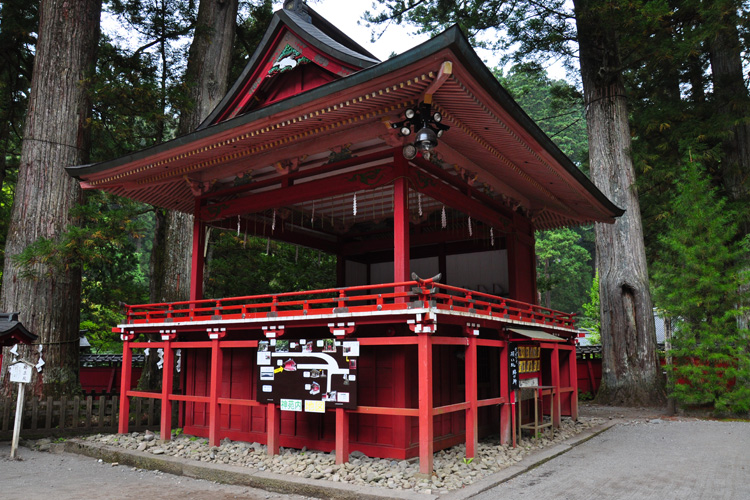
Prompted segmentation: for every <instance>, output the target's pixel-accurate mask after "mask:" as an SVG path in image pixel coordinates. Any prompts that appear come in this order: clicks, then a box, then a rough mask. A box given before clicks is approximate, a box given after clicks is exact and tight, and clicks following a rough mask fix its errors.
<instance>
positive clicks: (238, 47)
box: [229, 0, 274, 86]
mask: <svg viewBox="0 0 750 500" xmlns="http://www.w3.org/2000/svg"><path fill="white" fill-rule="evenodd" d="M273 10H274V9H273V2H272V1H271V0H255V1H252V2H240V5H239V12H238V14H237V17H238V19H237V32H236V34H235V38H234V50H233V51H232V63H231V64H232V66H231V69H230V72H229V85H230V86H231V85H232V84H233V83H234V82H235V81H236V80H237V78H239V76H240V74H241V73H242V70H243V69H245V65H246V64H247V62H248V60H249V59H250V57H251V56H252V55H253V52H255V48H256V47H257V46H258V44H259V43H260V41H261V39H262V38H263V35H264V34H265V32H266V28H267V27H268V25H269V24H271V18H272V17H273Z"/></svg>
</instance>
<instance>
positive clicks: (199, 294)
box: [190, 199, 206, 300]
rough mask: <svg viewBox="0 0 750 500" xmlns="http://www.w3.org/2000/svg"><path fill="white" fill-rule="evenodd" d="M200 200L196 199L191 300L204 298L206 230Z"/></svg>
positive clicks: (191, 268)
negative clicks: (201, 215)
mask: <svg viewBox="0 0 750 500" xmlns="http://www.w3.org/2000/svg"><path fill="white" fill-rule="evenodd" d="M200 208H201V203H200V200H198V199H196V200H195V213H194V214H193V255H192V257H193V259H192V264H191V267H190V300H200V299H202V298H203V261H204V258H203V247H204V243H205V236H206V231H205V227H204V225H203V222H202V221H201V220H200Z"/></svg>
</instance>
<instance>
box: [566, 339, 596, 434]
mask: <svg viewBox="0 0 750 500" xmlns="http://www.w3.org/2000/svg"><path fill="white" fill-rule="evenodd" d="M568 356H569V361H568V370H569V372H570V387H571V388H572V389H573V391H572V392H571V393H570V418H572V419H573V420H578V366H577V363H578V360H577V359H576V348H575V347H573V348H572V349H571V350H570V351H568ZM592 390H593V387H592Z"/></svg>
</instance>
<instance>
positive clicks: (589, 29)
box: [574, 0, 665, 405]
mask: <svg viewBox="0 0 750 500" xmlns="http://www.w3.org/2000/svg"><path fill="white" fill-rule="evenodd" d="M574 4H575V11H576V23H577V27H578V43H579V53H580V63H581V77H582V81H583V91H584V98H585V102H586V123H587V126H588V142H589V155H590V165H591V167H590V168H591V176H592V180H593V182H594V183H595V184H596V185H597V186H598V187H599V189H600V190H601V191H602V192H603V193H604V194H605V195H607V196H608V197H609V199H610V200H612V201H613V202H614V203H615V204H616V205H618V206H619V207H621V208H624V209H625V210H626V211H625V214H624V215H623V216H622V217H620V218H619V219H617V222H615V223H614V224H601V223H600V224H597V225H596V252H597V257H598V259H599V262H598V263H599V271H600V274H599V293H600V301H601V338H602V364H603V373H602V385H601V388H600V389H599V393H598V395H597V399H598V400H599V401H600V402H603V403H610V404H623V405H653V404H662V403H663V402H664V401H665V394H664V388H663V383H662V377H661V371H660V369H659V363H658V356H657V352H656V333H655V327H654V317H653V308H652V302H651V294H650V292H649V287H648V270H647V268H646V252H645V249H644V245H643V229H642V226H641V213H640V207H639V205H638V194H637V192H636V189H635V171H634V168H633V161H632V158H631V156H630V148H631V141H630V127H629V125H628V109H627V101H626V98H625V87H624V84H623V81H622V74H621V70H620V58H619V54H618V46H617V36H616V33H615V30H614V28H613V26H612V22H611V20H612V19H615V18H616V17H615V16H616V15H617V14H616V13H615V12H609V13H608V12H607V11H606V9H603V8H602V4H601V3H600V2H598V1H597V0H575V2H574ZM608 19H609V21H608Z"/></svg>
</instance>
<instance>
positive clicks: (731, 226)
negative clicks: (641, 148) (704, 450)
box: [653, 161, 750, 413]
mask: <svg viewBox="0 0 750 500" xmlns="http://www.w3.org/2000/svg"><path fill="white" fill-rule="evenodd" d="M675 191H676V193H677V194H676V197H675V198H674V199H673V200H672V213H671V214H670V216H669V220H668V221H667V223H666V228H667V229H666V231H665V232H664V233H663V234H662V235H661V236H660V237H659V242H660V244H661V249H660V252H659V255H658V259H657V260H656V261H655V263H654V266H653V281H654V284H655V287H654V297H655V299H656V304H657V306H658V307H660V308H661V309H663V310H664V311H665V314H667V315H668V316H669V317H671V318H673V322H674V325H675V328H674V337H673V341H672V345H673V352H672V355H673V357H674V360H675V361H674V369H673V370H672V371H671V372H670V376H671V379H672V382H673V384H672V385H673V396H674V397H675V398H676V399H677V401H679V402H680V403H682V404H685V405H712V406H713V407H714V409H715V411H716V412H717V413H725V412H747V411H750V353H748V346H750V335H749V332H748V330H744V329H741V328H739V327H738V323H737V318H738V316H739V314H740V313H741V310H740V308H738V306H737V304H741V303H743V302H745V299H746V298H747V297H741V296H740V295H739V292H738V290H740V284H741V283H742V282H743V279H746V276H743V271H742V268H741V267H740V266H739V264H738V263H740V262H741V261H740V259H739V257H740V256H741V255H743V253H744V252H747V250H748V249H747V246H745V247H743V245H742V241H739V240H738V239H737V238H736V236H737V230H738V229H737V222H736V221H737V219H736V213H735V212H733V211H732V210H729V209H727V207H726V201H725V199H724V198H722V197H720V196H719V195H718V193H717V191H716V189H715V188H713V187H712V186H711V182H710V180H709V178H708V177H707V176H706V173H705V172H704V171H703V170H702V168H701V166H700V165H699V164H698V163H696V162H689V161H688V162H684V164H683V166H682V172H681V173H680V175H679V176H678V177H677V180H676V182H675Z"/></svg>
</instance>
